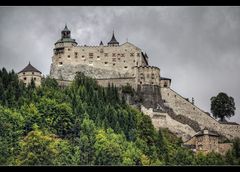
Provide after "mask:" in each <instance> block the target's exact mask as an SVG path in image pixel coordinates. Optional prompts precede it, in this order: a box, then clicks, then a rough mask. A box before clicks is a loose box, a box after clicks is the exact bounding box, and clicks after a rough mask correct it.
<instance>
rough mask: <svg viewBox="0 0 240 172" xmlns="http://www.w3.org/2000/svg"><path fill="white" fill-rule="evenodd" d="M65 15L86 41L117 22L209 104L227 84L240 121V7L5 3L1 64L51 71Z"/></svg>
mask: <svg viewBox="0 0 240 172" xmlns="http://www.w3.org/2000/svg"><path fill="white" fill-rule="evenodd" d="M65 23H67V24H68V27H69V28H70V30H71V31H72V37H73V38H74V39H76V40H77V42H78V43H79V44H80V45H84V44H87V45H98V44H99V42H100V41H101V40H102V41H103V42H104V44H106V43H107V42H108V41H109V40H110V38H111V34H112V31H113V29H114V31H115V36H116V38H117V40H118V41H119V42H120V43H124V42H126V40H127V39H128V41H129V42H131V43H133V44H135V45H137V46H138V47H139V48H141V49H142V50H143V51H144V52H145V51H146V52H147V53H148V55H149V57H150V64H151V65H155V66H158V67H160V69H161V75H162V76H165V77H170V78H172V88H173V89H174V90H176V91H177V92H179V93H180V94H182V95H183V96H185V97H188V98H191V97H194V98H195V102H196V105H198V106H199V107H200V108H202V109H203V110H205V111H210V110H209V109H210V98H211V96H215V95H217V93H218V92H220V91H224V92H226V93H227V94H229V95H231V96H233V97H234V98H235V102H236V107H237V111H236V115H235V117H233V118H231V120H232V121H233V120H236V121H237V122H240V111H239V109H240V92H239V90H238V89H239V85H240V77H239V76H238V73H239V67H240V34H239V33H240V8H239V7H1V8H0V26H1V29H0V38H1V41H0V67H3V66H5V67H6V68H7V69H8V70H10V69H14V70H15V71H19V70H21V69H22V68H23V67H25V65H27V63H28V61H29V60H30V61H31V62H32V64H33V65H34V66H35V67H37V68H38V69H39V70H41V71H42V72H43V73H44V74H45V75H47V74H49V70H50V64H51V57H52V49H53V47H54V43H55V42H56V41H57V40H58V39H59V38H60V31H61V30H62V29H63V27H64V25H65Z"/></svg>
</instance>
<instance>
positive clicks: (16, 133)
mask: <svg viewBox="0 0 240 172" xmlns="http://www.w3.org/2000/svg"><path fill="white" fill-rule="evenodd" d="M118 91H119V90H118V89H117V88H116V87H115V86H114V85H110V84H109V85H108V87H107V88H103V87H101V86H99V85H98V84H97V82H96V80H94V79H92V78H89V77H86V76H84V74H83V73H78V74H76V77H75V80H74V82H73V83H72V84H71V85H70V86H68V87H66V88H60V87H58V84H57V81H56V80H55V79H51V78H50V77H46V78H44V79H43V80H42V85H41V87H37V88H36V87H35V84H34V82H32V83H31V84H30V85H29V86H27V87H25V86H24V84H23V83H22V82H19V81H18V79H17V75H16V74H15V73H14V71H11V72H7V71H6V69H4V68H3V69H2V70H0V165H221V164H239V162H240V161H239V140H235V141H234V146H233V149H232V150H230V151H229V152H228V153H227V154H226V155H225V156H221V155H219V154H216V153H210V154H209V155H203V154H196V155H195V154H194V153H193V152H191V151H190V150H188V149H186V148H183V147H182V146H181V144H182V141H181V139H180V138H177V137H176V136H175V135H174V134H173V133H171V132H169V130H167V129H161V130H159V131H156V129H155V128H154V127H153V125H152V122H151V119H150V117H149V116H146V115H144V114H143V113H141V112H139V111H138V110H137V109H134V108H132V107H130V106H129V105H127V104H126V103H125V101H124V99H122V98H120V97H119V94H118ZM132 91H133V90H132V88H130V87H129V86H126V87H123V88H122V92H123V93H127V94H131V93H132Z"/></svg>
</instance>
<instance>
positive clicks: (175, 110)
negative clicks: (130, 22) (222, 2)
mask: <svg viewBox="0 0 240 172" xmlns="http://www.w3.org/2000/svg"><path fill="white" fill-rule="evenodd" d="M148 61H149V57H148V55H147V54H146V53H143V52H142V50H141V49H140V48H138V47H136V46H135V45H133V44H131V43H129V42H125V43H124V44H119V42H118V41H117V39H116V38H115V35H114V33H113V34H112V38H111V40H110V41H109V42H108V43H107V45H104V44H103V42H102V41H101V42H100V44H99V45H98V46H87V45H78V43H77V42H76V41H75V39H72V38H71V31H70V30H69V29H68V28H67V26H65V28H64V29H63V30H62V32H61V38H60V39H59V40H58V41H57V42H56V43H55V48H54V52H53V56H52V64H51V70H50V76H51V77H52V78H55V79H56V80H57V81H58V83H59V84H60V85H67V84H69V83H70V82H71V81H72V80H73V79H74V76H75V74H76V72H83V73H84V74H85V75H86V76H89V77H92V78H95V79H96V80H97V82H98V83H99V84H100V85H102V86H104V87H106V86H108V84H109V83H110V84H112V83H113V84H114V85H116V86H117V87H121V86H124V85H127V84H129V85H131V86H132V87H133V88H134V90H135V91H136V92H137V93H139V94H140V95H141V96H142V98H143V101H142V103H141V106H140V108H141V111H142V112H143V113H144V114H146V115H149V116H150V118H151V119H152V122H153V125H154V126H155V127H156V128H168V129H169V130H170V131H172V132H174V133H175V134H176V135H178V136H179V137H182V139H183V141H184V142H185V141H186V142H187V141H188V140H189V139H191V138H193V137H194V136H196V133H198V132H200V131H202V130H203V129H206V128H207V129H208V130H209V131H210V132H214V133H217V134H218V135H219V136H221V137H222V138H228V139H233V138H234V137H240V126H239V125H238V124H236V123H219V122H218V121H217V120H216V119H214V118H213V117H211V116H210V115H209V114H208V113H206V112H204V111H203V110H201V109H200V108H198V107H197V106H196V105H194V103H193V102H190V101H189V100H188V99H186V98H184V97H182V96H181V95H179V94H178V93H177V92H175V91H174V90H172V89H171V79H169V78H165V77H162V76H161V72H160V69H159V68H158V67H155V66H149V63H148ZM204 137H205V136H204ZM197 138H198V137H197ZM199 138H200V137H199ZM213 145H217V146H218V143H217V142H216V141H214V144H213ZM211 149H213V150H220V148H219V149H218V148H214V146H213V148H211Z"/></svg>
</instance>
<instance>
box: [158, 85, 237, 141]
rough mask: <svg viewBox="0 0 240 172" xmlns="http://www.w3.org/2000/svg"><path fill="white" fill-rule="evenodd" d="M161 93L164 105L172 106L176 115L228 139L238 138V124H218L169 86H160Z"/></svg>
mask: <svg viewBox="0 0 240 172" xmlns="http://www.w3.org/2000/svg"><path fill="white" fill-rule="evenodd" d="M161 94H162V99H163V100H164V102H165V103H164V104H165V105H166V106H169V107H170V108H172V109H173V111H174V112H175V113H176V114H177V115H179V114H180V115H183V116H186V117H188V118H190V119H192V120H194V121H196V122H198V124H199V126H200V128H201V129H203V128H204V127H208V128H209V129H212V130H214V131H217V132H218V133H219V134H222V135H224V136H225V137H227V138H229V139H232V138H234V137H239V138H240V125H229V124H220V123H219V122H218V121H216V120H215V119H214V118H213V117H211V116H209V115H208V114H206V113H205V112H204V111H202V110H201V109H199V108H198V107H197V106H195V105H193V104H192V103H191V102H189V101H187V100H186V99H185V98H183V97H182V96H181V95H179V94H178V93H176V92H175V91H173V90H172V89H170V88H161Z"/></svg>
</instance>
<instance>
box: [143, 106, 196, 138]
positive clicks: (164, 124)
mask: <svg viewBox="0 0 240 172" xmlns="http://www.w3.org/2000/svg"><path fill="white" fill-rule="evenodd" d="M141 111H142V112H143V113H144V114H145V115H148V116H150V118H151V119H152V123H153V125H154V127H155V128H157V129H159V128H168V129H169V130H170V131H171V132H173V133H175V134H176V135H177V136H178V137H182V140H183V141H184V142H185V141H187V140H189V139H190V138H191V137H192V136H193V135H194V134H195V133H196V132H195V131H194V130H193V129H192V128H191V127H190V126H188V125H187V124H182V123H180V122H178V121H176V120H174V119H172V118H171V117H170V116H169V115H168V114H167V113H161V112H154V111H153V109H152V108H149V109H147V108H145V107H144V106H141Z"/></svg>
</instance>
